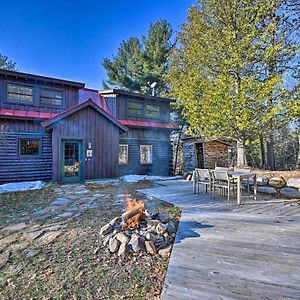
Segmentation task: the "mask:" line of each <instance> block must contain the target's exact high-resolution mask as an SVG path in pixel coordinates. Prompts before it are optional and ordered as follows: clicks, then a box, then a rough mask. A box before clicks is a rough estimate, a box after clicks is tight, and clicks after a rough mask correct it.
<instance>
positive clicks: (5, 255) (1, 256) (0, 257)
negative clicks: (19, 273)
mask: <svg viewBox="0 0 300 300" xmlns="http://www.w3.org/2000/svg"><path fill="white" fill-rule="evenodd" d="M9 256H10V252H9V251H4V252H2V253H0V267H2V266H4V265H6V263H7V262H8V260H9Z"/></svg>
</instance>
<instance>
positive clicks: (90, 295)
mask: <svg viewBox="0 0 300 300" xmlns="http://www.w3.org/2000/svg"><path fill="white" fill-rule="evenodd" d="M151 186H153V183H152V182H142V183H138V184H118V185H110V186H99V185H97V184H89V185H87V186H86V187H88V189H89V191H91V193H92V194H93V193H101V194H106V197H104V198H103V200H101V201H102V202H103V203H101V206H99V207H96V208H91V209H87V210H85V211H84V212H83V213H82V214H81V215H80V216H79V217H72V218H70V219H64V220H62V219H59V220H54V219H53V218H49V219H46V220H40V221H36V222H34V223H30V222H25V224H26V226H27V227H25V228H24V229H22V230H20V231H18V232H17V233H10V235H9V236H14V237H15V241H14V242H12V243H11V244H9V245H8V246H7V247H6V248H5V247H4V248H3V249H2V252H1V248H0V257H1V255H3V254H4V253H5V251H7V249H10V250H9V254H10V255H9V259H8V260H7V262H6V263H5V264H4V265H2V267H0V299H159V297H160V293H161V289H162V286H163V281H164V276H165V273H166V269H167V265H168V261H167V260H164V259H162V258H160V257H159V256H155V257H152V256H149V255H147V254H142V255H137V256H134V255H131V256H128V257H125V258H120V257H117V256H116V255H111V254H110V253H109V252H108V250H107V249H106V248H102V246H101V243H100V240H99V230H100V228H101V227H102V226H103V225H104V224H106V223H107V222H108V221H110V220H111V219H113V218H114V217H115V216H118V215H119V214H121V213H122V211H123V204H120V203H119V204H118V202H113V200H114V199H115V198H116V197H119V198H120V196H118V195H120V194H122V193H123V192H124V191H128V192H129V193H131V194H134V196H136V197H137V196H140V195H138V194H136V193H135V192H134V191H135V190H136V189H138V188H144V187H151ZM55 196H56V194H55V187H52V186H49V187H47V188H46V189H45V190H42V191H39V192H37V191H30V192H25V194H24V193H23V192H22V193H11V194H10V195H9V194H6V195H0V209H1V211H2V215H1V218H2V221H4V220H5V221H8V220H9V221H10V220H15V218H13V217H12V214H13V212H14V211H15V209H17V215H18V216H24V215H26V214H27V213H28V212H31V211H32V210H35V208H36V207H46V206H47V204H49V203H51V202H52V201H53V199H54V198H55ZM79 198H80V196H79ZM20 199H21V200H20ZM25 199H27V201H28V206H26V204H25V203H24V202H25ZM20 202H22V203H21V204H20ZM18 204H20V205H18ZM3 207H4V209H3ZM146 208H147V209H148V210H150V212H154V211H157V210H161V211H166V212H168V213H170V214H171V215H172V216H173V217H175V218H178V217H179V214H180V212H179V209H177V208H176V207H174V206H172V205H170V204H167V203H165V202H162V201H158V200H155V199H152V200H146ZM2 209H3V210H2ZM15 222H17V221H16V220H15ZM24 226H25V225H24ZM34 226H36V227H35V228H37V229H36V230H40V231H42V230H44V232H46V233H45V234H44V235H42V237H43V236H44V237H45V236H46V235H47V234H48V235H49V236H51V234H52V233H53V232H57V233H58V236H57V237H56V238H55V239H53V241H51V242H49V241H48V242H46V243H40V244H37V240H33V241H31V242H28V241H27V242H26V243H27V244H26V245H24V239H22V238H23V234H24V232H25V231H30V230H29V229H30V228H33V227H34ZM49 226H50V227H49ZM55 226H57V227H58V228H59V230H56V231H55V230H54V231H51V230H50V229H49V228H54V227H55ZM0 227H2V231H0V232H2V233H1V234H0V246H1V241H2V245H3V244H4V243H5V238H7V234H6V235H5V234H4V233H3V227H4V224H3V223H2V225H1V224H0ZM47 228H48V229H49V230H50V231H49V230H48V231H47ZM47 232H48V233H47ZM1 237H2V238H1ZM39 239H41V238H39ZM44 240H45V239H44ZM22 243H23V247H22ZM4 245H5V244H4ZM13 246H14V247H13Z"/></svg>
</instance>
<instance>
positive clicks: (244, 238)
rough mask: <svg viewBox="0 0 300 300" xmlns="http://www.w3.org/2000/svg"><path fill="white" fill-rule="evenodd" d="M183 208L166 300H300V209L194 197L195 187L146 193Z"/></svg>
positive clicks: (166, 185)
mask: <svg viewBox="0 0 300 300" xmlns="http://www.w3.org/2000/svg"><path fill="white" fill-rule="evenodd" d="M142 192H143V193H145V194H146V195H148V196H152V197H157V198H159V199H162V200H165V201H168V202H171V203H173V204H175V205H178V206H179V207H180V208H181V209H182V217H181V222H180V224H179V228H178V232H177V235H176V240H175V244H174V247H173V251H172V255H171V259H170V263H169V267H168V271H167V275H166V279H165V285H164V289H163V292H162V295H161V299H162V300H169V299H180V300H181V299H188V300H189V299H223V300H224V299H247V300H249V299H269V300H271V299H272V300H273V299H300V239H299V232H300V207H299V204H296V205H290V204H289V203H288V202H285V201H284V200H282V199H278V200H271V201H269V200H270V199H269V198H268V200H266V201H264V199H263V197H261V196H260V197H259V201H257V203H255V202H244V203H245V204H244V205H241V206H237V205H236V204H235V203H233V202H230V203H228V202H226V200H225V199H224V198H220V197H216V198H215V199H214V198H212V197H209V195H207V194H205V193H204V192H203V191H202V193H201V194H200V195H195V194H193V193H192V186H191V184H190V183H187V182H184V181H176V182H174V181H172V182H162V183H161V185H160V186H159V187H156V188H152V189H146V190H142Z"/></svg>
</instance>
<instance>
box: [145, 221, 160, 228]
mask: <svg viewBox="0 0 300 300" xmlns="http://www.w3.org/2000/svg"><path fill="white" fill-rule="evenodd" d="M159 223H160V222H159V220H148V222H147V225H148V227H149V228H150V227H156V226H157V225H158V224H159Z"/></svg>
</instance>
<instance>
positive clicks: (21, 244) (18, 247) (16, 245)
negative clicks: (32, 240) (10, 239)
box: [6, 242, 28, 252]
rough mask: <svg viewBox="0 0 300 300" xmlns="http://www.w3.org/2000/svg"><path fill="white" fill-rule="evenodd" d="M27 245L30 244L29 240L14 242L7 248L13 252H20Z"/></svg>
mask: <svg viewBox="0 0 300 300" xmlns="http://www.w3.org/2000/svg"><path fill="white" fill-rule="evenodd" d="M27 245H28V242H19V243H14V244H12V245H10V246H8V247H7V249H6V250H7V251H11V252H18V251H21V250H24V249H26V247H27Z"/></svg>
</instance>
